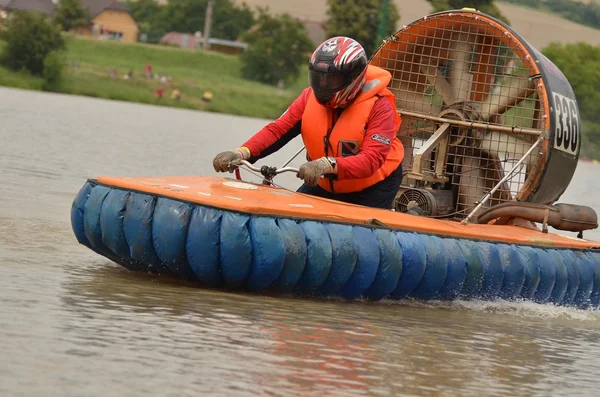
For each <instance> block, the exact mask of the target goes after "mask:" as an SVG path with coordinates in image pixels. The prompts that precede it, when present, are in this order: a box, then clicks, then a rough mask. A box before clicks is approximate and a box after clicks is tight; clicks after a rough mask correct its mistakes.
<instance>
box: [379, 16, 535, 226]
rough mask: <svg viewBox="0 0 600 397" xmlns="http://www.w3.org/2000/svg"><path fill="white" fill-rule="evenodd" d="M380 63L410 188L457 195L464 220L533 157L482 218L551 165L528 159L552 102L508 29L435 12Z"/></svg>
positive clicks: (396, 41)
mask: <svg viewBox="0 0 600 397" xmlns="http://www.w3.org/2000/svg"><path fill="white" fill-rule="evenodd" d="M371 64H373V65H375V66H379V67H382V68H384V69H386V70H388V71H389V72H390V73H391V74H392V81H391V83H390V85H389V88H390V89H391V91H392V92H393V93H394V94H395V96H396V107H397V110H398V112H399V113H400V115H401V116H402V126H401V128H400V131H399V132H398V136H399V137H400V139H401V140H402V142H403V143H404V146H405V153H406V158H405V161H404V168H405V169H406V170H408V171H409V173H408V175H407V176H406V177H405V180H404V183H405V184H406V185H409V186H412V187H432V186H436V187H439V186H440V185H442V186H443V187H444V188H445V189H451V190H452V191H453V193H454V197H455V203H456V206H455V213H454V214H453V215H454V216H455V217H456V218H463V217H464V216H465V215H466V214H467V213H469V212H470V211H471V210H473V208H475V206H476V205H477V203H478V202H479V200H481V199H482V197H483V196H484V195H485V194H486V192H488V191H489V190H490V189H492V188H493V187H494V186H496V185H497V184H498V183H499V181H500V180H501V179H502V178H504V177H505V176H506V174H507V173H508V172H509V171H510V170H511V169H512V168H513V166H514V164H515V163H516V162H517V161H518V160H520V159H521V158H523V157H524V156H526V157H527V158H526V159H525V160H524V161H523V162H522V164H520V166H519V167H518V168H517V169H515V170H513V173H512V174H511V175H510V178H508V179H507V180H506V181H505V182H504V183H502V184H501V186H500V187H499V188H498V189H497V190H496V191H495V193H494V194H493V195H492V197H491V198H490V200H489V201H488V202H487V203H486V204H485V206H483V207H482V210H483V209H485V208H484V207H490V206H492V205H495V204H498V203H500V202H504V201H510V200H513V199H515V198H518V197H519V195H523V193H524V192H525V190H526V188H527V186H528V183H529V181H528V179H530V176H531V175H532V174H534V173H535V169H536V167H537V166H538V162H539V160H540V157H541V156H540V154H541V153H540V152H539V150H532V151H531V153H530V154H528V155H526V152H527V151H528V150H529V149H530V148H531V146H532V144H533V143H534V142H535V141H536V138H537V137H539V136H540V135H541V133H542V132H543V130H544V125H545V121H546V120H545V118H546V116H545V114H543V113H544V111H543V109H544V101H546V98H545V91H544V90H543V89H541V88H539V87H537V85H536V80H537V79H538V78H539V77H540V76H539V71H538V69H537V67H536V65H535V63H534V62H533V61H532V57H531V56H530V55H529V54H528V52H527V50H526V49H525V47H524V46H523V45H522V42H521V41H519V40H518V38H515V37H514V35H513V34H512V33H511V32H510V31H508V30H507V29H506V28H505V27H504V26H503V25H502V24H500V23H498V22H497V21H495V20H493V19H491V18H487V17H485V16H483V15H477V14H474V13H460V12H459V13H440V14H435V15H433V16H429V17H426V18H424V19H421V20H419V21H417V22H415V23H413V24H411V25H409V26H407V27H405V28H404V29H402V30H400V31H399V32H398V33H396V34H395V35H394V36H392V37H391V38H390V39H389V40H388V41H387V42H386V43H385V44H384V45H383V46H382V47H381V48H380V49H379V50H378V51H377V53H376V54H375V55H374V56H373V58H372V60H371Z"/></svg>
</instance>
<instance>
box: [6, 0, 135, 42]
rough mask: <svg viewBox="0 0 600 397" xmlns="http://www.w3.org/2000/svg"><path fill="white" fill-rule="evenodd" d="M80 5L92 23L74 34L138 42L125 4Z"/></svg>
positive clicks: (109, 0)
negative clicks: (87, 13) (85, 10)
mask: <svg viewBox="0 0 600 397" xmlns="http://www.w3.org/2000/svg"><path fill="white" fill-rule="evenodd" d="M0 1H2V0H0ZM81 3H82V5H83V6H84V8H85V9H87V11H88V12H89V14H90V16H91V17H92V21H91V24H90V26H86V27H82V28H77V29H75V30H74V32H75V33H77V34H81V35H84V36H94V37H97V38H99V39H108V40H118V41H123V42H127V43H134V42H136V41H137V40H138V31H139V27H138V25H137V23H136V22H135V20H134V19H133V17H132V16H131V13H130V12H129V8H128V7H127V6H126V5H125V4H123V3H121V2H119V1H115V0H81Z"/></svg>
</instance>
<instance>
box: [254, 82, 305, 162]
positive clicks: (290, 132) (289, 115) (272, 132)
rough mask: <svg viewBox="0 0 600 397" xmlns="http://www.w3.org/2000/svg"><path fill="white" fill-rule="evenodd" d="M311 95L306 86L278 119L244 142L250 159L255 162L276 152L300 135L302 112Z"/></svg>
mask: <svg viewBox="0 0 600 397" xmlns="http://www.w3.org/2000/svg"><path fill="white" fill-rule="evenodd" d="M309 95H310V88H306V89H305V90H304V91H303V92H302V94H300V96H298V98H296V100H295V101H294V102H292V104H291V105H290V107H288V108H287V110H286V111H285V112H284V113H283V114H282V115H281V116H280V117H279V118H278V119H277V120H275V121H273V122H271V123H269V124H267V125H266V126H265V127H264V128H263V129H261V130H260V131H258V132H257V133H256V134H254V136H252V138H250V139H249V140H248V141H247V142H246V143H244V145H243V146H244V147H246V148H248V150H250V154H251V157H250V159H249V160H248V161H250V162H255V161H256V160H258V159H261V158H263V157H266V156H268V155H270V154H272V153H275V152H276V151H277V150H279V149H281V148H282V147H283V146H285V144H287V143H288V142H289V141H291V140H292V139H294V138H295V137H297V136H298V135H300V130H301V121H302V113H304V108H305V107H306V101H307V99H308V96H309Z"/></svg>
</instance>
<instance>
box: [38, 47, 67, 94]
mask: <svg viewBox="0 0 600 397" xmlns="http://www.w3.org/2000/svg"><path fill="white" fill-rule="evenodd" d="M64 66H65V58H64V54H63V53H62V52H60V51H53V52H51V53H50V54H48V55H47V56H46V58H44V71H43V72H42V78H43V83H42V89H43V90H44V91H55V92H56V91H59V90H60V88H61V86H62V82H63V70H64Z"/></svg>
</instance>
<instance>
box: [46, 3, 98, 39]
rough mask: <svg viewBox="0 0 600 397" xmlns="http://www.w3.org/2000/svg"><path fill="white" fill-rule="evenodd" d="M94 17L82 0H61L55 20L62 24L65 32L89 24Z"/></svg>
mask: <svg viewBox="0 0 600 397" xmlns="http://www.w3.org/2000/svg"><path fill="white" fill-rule="evenodd" d="M91 19H92V17H91V16H90V14H89V13H88V12H87V10H86V9H84V8H83V6H82V5H81V0H60V5H59V6H58V8H57V9H56V14H55V15H54V21H55V22H56V23H57V24H59V25H60V26H62V29H63V30H64V31H65V32H68V31H70V30H71V29H74V28H79V27H82V26H87V25H89V24H90V21H91Z"/></svg>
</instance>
